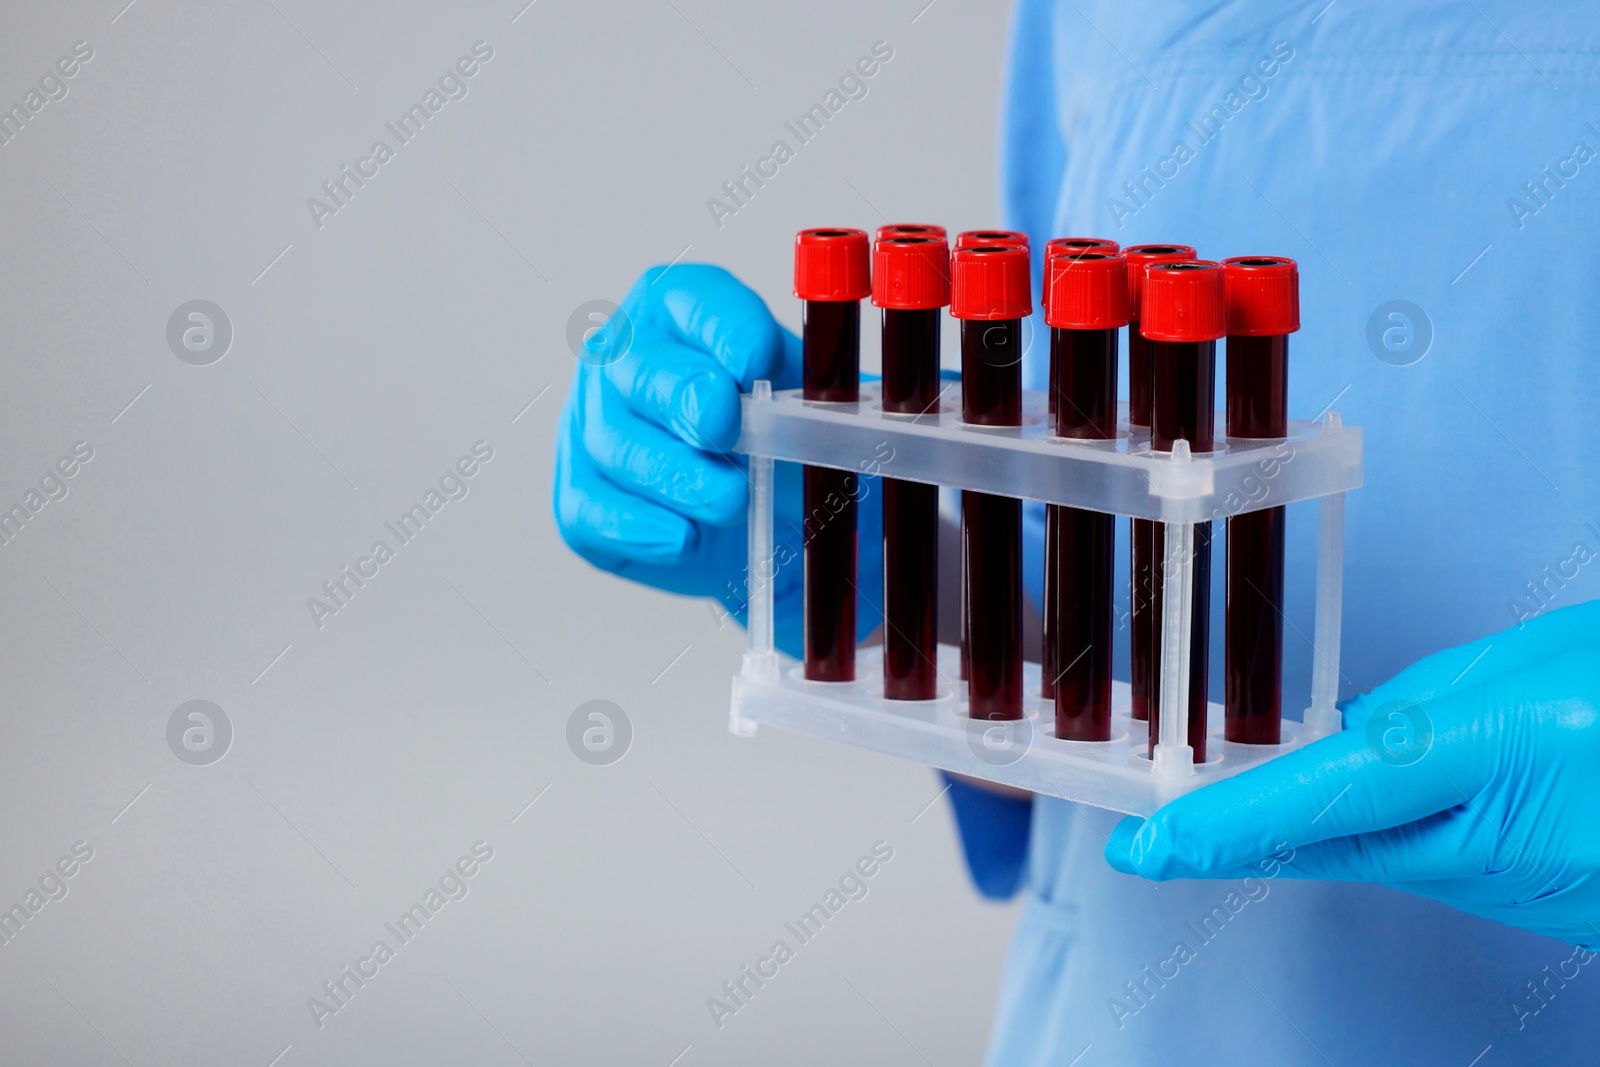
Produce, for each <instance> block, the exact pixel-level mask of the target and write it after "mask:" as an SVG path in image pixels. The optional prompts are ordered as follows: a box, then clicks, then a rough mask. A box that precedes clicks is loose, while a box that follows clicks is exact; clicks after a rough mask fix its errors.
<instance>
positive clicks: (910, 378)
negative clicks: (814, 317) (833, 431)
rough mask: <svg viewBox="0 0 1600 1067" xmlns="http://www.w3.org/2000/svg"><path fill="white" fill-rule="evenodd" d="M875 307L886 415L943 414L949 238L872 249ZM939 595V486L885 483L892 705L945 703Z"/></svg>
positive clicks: (919, 238) (886, 646)
mask: <svg viewBox="0 0 1600 1067" xmlns="http://www.w3.org/2000/svg"><path fill="white" fill-rule="evenodd" d="M911 228H912V227H906V226H899V227H884V229H894V230H907V229H911ZM918 229H922V230H931V229H934V227H919V228H918ZM878 232H879V234H882V233H883V230H879V231H878ZM872 302H873V304H874V305H876V306H877V307H878V308H880V309H882V315H883V410H884V411H886V412H889V413H891V414H896V415H907V416H912V417H916V416H920V415H926V414H928V413H929V412H931V411H934V410H936V409H937V407H938V404H939V331H940V326H941V322H940V319H941V316H940V313H939V311H940V309H941V308H943V307H944V306H945V305H946V304H948V303H950V250H949V246H947V245H946V244H945V240H944V236H943V232H942V231H941V232H940V234H939V235H938V236H933V235H931V234H928V233H922V234H918V235H901V236H889V237H883V236H880V237H879V238H878V240H877V242H876V243H875V244H874V245H873V249H872ZM938 587H939V487H938V486H936V485H929V484H927V483H925V482H908V481H903V480H901V479H899V478H884V479H883V615H884V635H883V695H884V696H885V697H886V698H887V699H889V700H932V699H933V698H934V697H936V696H937V695H938V677H939V672H938V656H939V645H938V628H937V621H938V616H937V607H936V605H937V602H938V595H937V594H938Z"/></svg>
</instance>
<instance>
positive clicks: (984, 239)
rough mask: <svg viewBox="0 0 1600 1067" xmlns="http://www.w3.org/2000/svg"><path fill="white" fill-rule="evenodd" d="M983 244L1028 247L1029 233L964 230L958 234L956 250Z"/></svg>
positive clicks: (959, 250)
mask: <svg viewBox="0 0 1600 1067" xmlns="http://www.w3.org/2000/svg"><path fill="white" fill-rule="evenodd" d="M982 245H1017V246H1019V247H1021V248H1027V247H1028V235H1027V234H1025V233H1023V232H1022V231H1021V230H962V231H961V232H960V233H958V234H956V251H957V252H961V251H964V250H966V249H968V248H978V247H980V246H982Z"/></svg>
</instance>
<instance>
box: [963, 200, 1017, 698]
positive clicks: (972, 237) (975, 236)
mask: <svg viewBox="0 0 1600 1067" xmlns="http://www.w3.org/2000/svg"><path fill="white" fill-rule="evenodd" d="M982 245H1016V246H1018V247H1021V248H1027V247H1028V235H1027V234H1025V233H1023V232H1022V231H1021V230H963V231H961V232H960V233H958V234H956V251H957V252H960V251H962V250H964V249H968V248H978V247H980V246H982ZM964 358H965V357H963V359H964ZM962 499H963V501H965V499H966V498H965V497H964V496H963V498H962ZM961 543H962V544H963V545H965V544H966V543H967V509H966V506H965V503H963V506H962V508H961ZM966 565H967V556H966V549H965V548H963V549H962V550H961V566H962V571H961V678H962V679H963V680H965V679H966V677H967V662H968V659H969V658H970V657H969V655H968V648H967V645H968V641H967V634H968V631H969V630H970V619H969V614H970V613H969V612H968V610H967V584H968V583H967V572H966Z"/></svg>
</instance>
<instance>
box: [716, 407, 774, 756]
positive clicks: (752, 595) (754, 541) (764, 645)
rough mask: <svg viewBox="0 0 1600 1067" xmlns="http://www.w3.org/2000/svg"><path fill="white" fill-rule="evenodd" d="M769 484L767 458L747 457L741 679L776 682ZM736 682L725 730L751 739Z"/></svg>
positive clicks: (752, 728) (752, 733) (752, 731)
mask: <svg viewBox="0 0 1600 1067" xmlns="http://www.w3.org/2000/svg"><path fill="white" fill-rule="evenodd" d="M751 396H752V397H754V398H755V399H757V400H770V399H772V383H771V382H769V381H767V380H766V379H762V380H760V381H758V382H756V383H755V387H754V388H753V389H752V390H751ZM772 482H773V473H772V459H771V457H768V456H751V457H750V513H749V541H748V556H749V561H748V563H747V564H746V566H745V586H746V590H747V597H748V600H747V603H748V604H749V605H750V611H749V616H748V618H747V619H746V625H747V629H748V640H749V647H748V648H746V650H745V654H744V669H743V672H742V677H744V678H748V679H750V680H752V681H776V680H777V678H778V653H777V651H776V650H775V649H774V647H773V634H772V626H773V619H772V579H773V569H774V567H775V566H776V560H775V559H774V558H773V550H772V495H773V485H772ZM738 682H739V680H738V679H735V680H734V704H733V706H732V707H731V708H730V709H729V711H728V729H729V730H730V731H731V732H732V733H734V734H737V735H738V736H740V737H754V736H755V734H756V724H755V723H754V722H753V721H751V720H749V719H746V718H745V717H744V716H742V715H740V714H739V706H738V695H739V687H738Z"/></svg>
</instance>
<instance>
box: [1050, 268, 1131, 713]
mask: <svg viewBox="0 0 1600 1067" xmlns="http://www.w3.org/2000/svg"><path fill="white" fill-rule="evenodd" d="M1117 250H1118V245H1117V242H1115V241H1108V240H1106V239H1105V238H1103V237H1052V238H1050V240H1048V241H1046V242H1045V243H1044V257H1045V267H1044V296H1043V299H1044V305H1045V308H1046V309H1047V310H1046V317H1048V315H1049V312H1048V308H1049V307H1050V263H1051V262H1052V261H1053V260H1054V259H1055V258H1056V257H1057V256H1065V255H1075V254H1077V253H1079V252H1106V253H1111V254H1115V253H1116V252H1117ZM1055 380H1056V346H1055V345H1054V344H1053V343H1052V344H1051V346H1050V368H1049V374H1048V375H1047V377H1046V378H1045V381H1046V383H1048V384H1047V385H1046V386H1045V395H1046V397H1047V401H1046V403H1047V405H1048V407H1049V411H1050V415H1051V417H1052V418H1054V417H1055V413H1056V388H1055V384H1054V383H1055ZM1115 417H1116V416H1115V413H1114V412H1113V415H1112V418H1113V419H1115ZM1058 537H1059V534H1058V532H1057V528H1056V513H1055V511H1054V510H1053V509H1050V508H1046V509H1045V513H1044V635H1043V636H1044V641H1043V644H1042V645H1041V646H1040V652H1039V661H1040V663H1039V668H1040V669H1039V695H1040V696H1041V697H1043V698H1044V699H1045V700H1050V699H1051V698H1053V697H1054V696H1055V692H1056V685H1055V682H1056V673H1057V669H1058V668H1057V667H1056V662H1055V642H1054V641H1053V640H1052V639H1051V638H1052V631H1051V627H1052V626H1053V625H1054V623H1053V621H1052V620H1053V619H1054V618H1055V615H1056V606H1055V604H1056V589H1057V587H1058V584H1059V583H1058V582H1057V581H1056V578H1055V567H1056V562H1055V561H1056V544H1057V539H1058Z"/></svg>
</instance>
